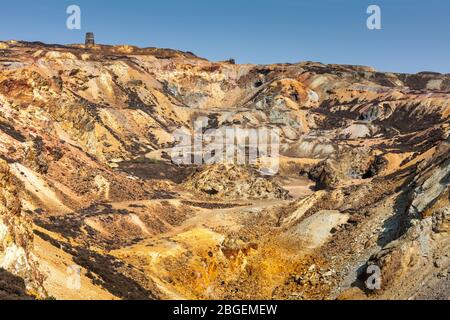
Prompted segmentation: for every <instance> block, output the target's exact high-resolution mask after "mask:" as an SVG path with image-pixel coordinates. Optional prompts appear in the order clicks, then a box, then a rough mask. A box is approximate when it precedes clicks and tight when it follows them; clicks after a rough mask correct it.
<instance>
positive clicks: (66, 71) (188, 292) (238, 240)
mask: <svg viewBox="0 0 450 320" xmlns="http://www.w3.org/2000/svg"><path fill="white" fill-rule="evenodd" d="M449 101H450V75H445V74H438V73H429V72H424V73H419V74H398V73H381V72H377V71H376V70H375V69H373V68H370V67H364V66H350V65H325V64H321V63H316V62H302V63H297V64H274V65H251V64H246V65H240V64H236V62H235V61H233V60H229V61H224V62H211V61H207V60H206V59H203V58H200V57H197V56H196V55H195V54H193V53H191V52H183V51H177V50H170V49H159V48H138V47H134V46H128V45H122V46H106V45H99V44H95V41H94V35H93V34H91V33H88V34H87V36H86V42H85V44H78V45H69V46H62V45H47V44H43V43H39V42H33V43H29V42H21V41H7V42H0V158H1V159H2V160H1V161H0V298H9V299H34V298H38V299H42V298H45V297H51V298H56V299H250V298H251V299H274V298H275V299H277V298H278V299H335V298H338V299H383V298H387V299H423V298H426V299H448V298H449V292H450V279H449V274H448V270H449V260H450V257H449V252H450V237H449V231H450V230H449V225H450V221H449V219H450V218H449V216H450V210H449V208H450V205H449V199H450V195H449V182H450V140H449V133H450V104H449ZM200 117H203V118H205V119H206V122H205V123H206V128H204V129H205V130H204V132H207V131H208V130H211V129H220V128H224V127H226V128H235V129H236V130H246V129H249V130H256V129H259V128H271V129H278V131H279V132H280V137H279V138H280V141H279V152H280V156H279V158H277V160H279V163H278V164H279V170H278V171H277V172H275V174H274V175H273V176H264V175H261V174H260V170H259V169H260V167H258V164H257V163H253V164H252V165H250V164H247V165H237V164H233V163H215V164H203V165H202V164H197V165H190V164H189V163H185V164H180V163H175V162H174V161H172V159H171V157H170V154H171V147H173V146H174V145H176V144H177V140H176V139H175V132H178V131H179V130H181V129H183V130H185V131H186V132H193V131H194V127H193V124H194V122H195V120H196V119H198V118H200ZM239 139H241V140H242V139H243V138H242V135H237V137H236V141H240V140H239ZM240 142H241V143H242V142H243V141H240ZM191 151H192V150H191ZM187 156H188V157H190V156H192V157H195V156H196V155H194V154H192V155H191V154H189V153H188V154H187ZM272 160H273V159H272ZM369 267H370V268H375V269H370V270H379V273H378V274H379V275H380V279H381V281H380V282H379V283H378V284H379V286H372V287H368V285H367V280H368V279H369V280H373V279H371V278H370V275H371V274H368V273H367V270H369V269H368V268H369ZM74 274H75V275H78V274H79V278H73V275H74ZM370 283H372V284H374V283H375V284H377V282H373V281H372V282H370ZM77 284H80V285H81V286H77ZM71 288H72V289H71ZM76 288H79V289H76Z"/></svg>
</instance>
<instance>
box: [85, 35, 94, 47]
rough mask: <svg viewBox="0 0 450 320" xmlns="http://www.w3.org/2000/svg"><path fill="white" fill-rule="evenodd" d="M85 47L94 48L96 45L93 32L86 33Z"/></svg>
mask: <svg viewBox="0 0 450 320" xmlns="http://www.w3.org/2000/svg"><path fill="white" fill-rule="evenodd" d="M85 45H86V46H94V45H95V39H94V33H93V32H88V33H86V41H85Z"/></svg>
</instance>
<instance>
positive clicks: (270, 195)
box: [184, 164, 289, 199]
mask: <svg viewBox="0 0 450 320" xmlns="http://www.w3.org/2000/svg"><path fill="white" fill-rule="evenodd" d="M184 185H185V186H186V188H188V189H190V190H193V191H196V192H199V193H203V194H204V195H205V196H211V197H216V198H219V199H220V198H224V199H288V197H289V193H288V191H286V190H284V189H283V188H282V187H281V185H279V184H278V183H277V182H275V181H273V180H271V179H269V178H264V177H262V176H261V175H260V174H259V173H258V171H257V170H256V169H255V168H253V167H250V166H237V165H228V164H215V165H210V166H207V167H205V168H203V169H201V170H199V171H198V172H196V173H194V174H193V175H192V176H190V177H189V178H188V179H186V181H185V183H184Z"/></svg>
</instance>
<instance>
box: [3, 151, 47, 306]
mask: <svg viewBox="0 0 450 320" xmlns="http://www.w3.org/2000/svg"><path fill="white" fill-rule="evenodd" d="M0 269H3V270H4V271H3V273H4V274H6V273H7V272H9V273H10V274H11V275H14V276H16V277H19V278H21V279H23V282H24V286H25V288H24V290H23V291H24V292H22V294H25V292H27V293H28V294H30V295H32V296H34V297H37V298H43V297H45V295H46V292H45V289H44V288H43V281H44V277H43V275H42V274H41V272H40V270H39V264H38V261H37V259H36V257H35V255H34V254H33V227H32V223H31V221H30V219H29V218H27V217H26V216H25V215H24V212H23V211H22V209H21V204H20V198H19V191H18V188H17V186H16V185H15V182H14V179H13V177H12V175H11V174H10V172H9V166H8V164H7V163H6V162H4V161H3V160H1V161H0ZM11 277H13V276H11ZM5 280H6V278H5ZM1 290H2V288H1V287H0V291H1Z"/></svg>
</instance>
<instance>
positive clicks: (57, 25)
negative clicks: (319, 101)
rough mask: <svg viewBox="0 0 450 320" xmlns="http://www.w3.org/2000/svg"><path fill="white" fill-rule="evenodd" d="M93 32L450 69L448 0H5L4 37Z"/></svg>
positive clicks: (52, 39)
mask: <svg viewBox="0 0 450 320" xmlns="http://www.w3.org/2000/svg"><path fill="white" fill-rule="evenodd" d="M71 4H77V5H79V6H80V7H81V10H82V29H81V30H68V29H67V28H66V19H67V17H68V15H67V14H66V8H67V6H68V5H71ZM370 4H377V5H379V6H380V7H381V9H382V28H383V29H382V30H374V31H371V30H368V29H367V28H366V19H367V17H368V15H367V14H366V9H367V7H368V6H369V5H370ZM87 31H93V32H95V36H96V40H97V42H99V43H104V44H133V45H138V46H142V47H147V46H155V47H164V48H174V49H181V50H186V51H192V52H194V53H196V54H197V55H199V56H202V57H205V58H208V59H210V60H214V61H215V60H224V59H228V58H231V57H232V58H235V59H236V60H237V62H238V63H261V64H263V63H276V62H298V61H305V60H311V61H320V62H324V63H344V64H361V65H370V66H374V67H376V68H377V69H379V70H381V71H397V72H418V71H424V70H427V71H438V72H442V73H450V58H449V57H450V1H448V0H427V1H412V0H409V1H407V0H371V1H366V0H315V1H313V0H304V1H302V0H226V1H225V0H164V1H162V0H127V1H124V0H109V1H106V0H71V1H67V0H14V1H2V4H1V9H0V39H2V40H9V39H18V40H29V41H37V40H39V41H43V42H47V43H61V44H67V43H79V42H83V41H84V34H85V32H87Z"/></svg>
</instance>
